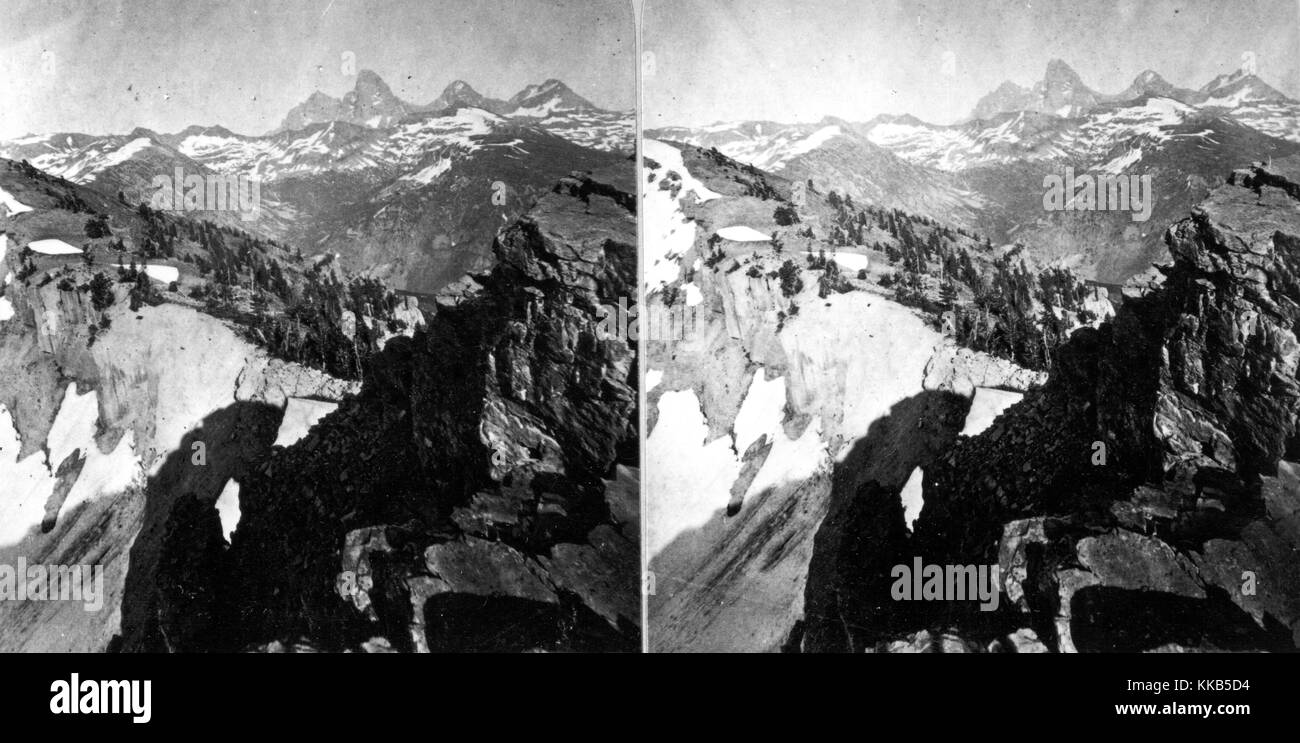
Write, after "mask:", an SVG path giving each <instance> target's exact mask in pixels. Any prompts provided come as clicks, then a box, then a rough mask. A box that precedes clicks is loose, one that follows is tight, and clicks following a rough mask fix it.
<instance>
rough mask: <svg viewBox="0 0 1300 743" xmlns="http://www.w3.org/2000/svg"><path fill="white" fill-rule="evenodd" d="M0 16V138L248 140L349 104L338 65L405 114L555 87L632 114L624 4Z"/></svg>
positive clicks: (105, 1)
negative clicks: (162, 135) (467, 96)
mask: <svg viewBox="0 0 1300 743" xmlns="http://www.w3.org/2000/svg"><path fill="white" fill-rule="evenodd" d="M0 13H2V14H3V20H0V137H14V136H17V135H21V134H25V133H28V132H50V131H79V132H87V133H92V134H100V133H125V132H128V131H130V130H131V129H132V128H134V127H136V126H144V127H148V128H150V129H154V130H157V131H162V132H172V131H178V130H180V129H183V128H185V127H186V126H189V125H191V124H205V125H206V124H221V125H223V126H226V127H228V128H230V129H232V130H234V131H236V132H241V133H249V134H260V133H263V132H266V131H268V130H271V129H274V128H275V127H277V126H278V125H279V124H280V121H281V119H283V118H284V115H285V113H287V112H288V110H289V109H290V108H291V107H293V106H294V105H296V104H297V103H299V102H301V101H302V100H303V99H305V98H306V97H307V96H308V95H310V94H311V93H312V91H314V90H321V91H323V92H325V93H328V94H330V95H333V96H336V97H337V96H341V95H342V94H343V93H345V92H347V91H349V90H351V89H352V86H353V84H354V82H355V78H354V77H353V76H351V75H345V74H344V71H343V64H342V62H343V54H344V53H345V52H352V53H353V54H355V56H356V60H357V62H356V69H364V68H370V69H373V70H375V71H376V72H378V73H379V75H380V76H381V77H382V78H383V79H384V80H385V82H387V83H388V84H389V86H390V87H391V88H392V89H393V91H394V92H395V93H396V94H397V95H398V96H400V97H401V98H402V99H404V100H407V101H409V102H412V103H428V102H430V101H432V100H433V99H434V98H435V97H437V95H438V93H440V92H441V91H442V89H443V87H445V86H446V85H447V83H450V82H451V81H452V80H455V79H458V78H459V79H464V80H465V81H466V82H468V83H470V85H472V86H474V88H475V89H477V90H478V91H479V92H480V93H483V94H484V95H489V96H494V97H499V98H508V97H510V96H511V95H514V94H515V93H516V92H518V91H519V89H521V88H523V87H524V86H525V85H527V84H529V83H536V82H542V81H543V80H545V79H547V78H551V77H557V78H560V79H561V80H564V81H565V82H566V83H568V84H569V86H570V87H572V88H573V89H574V91H575V92H577V93H578V94H579V95H582V96H584V97H586V98H588V99H589V100H591V101H592V102H593V103H595V104H597V105H599V106H604V107H607V108H616V109H630V108H632V107H633V106H634V105H635V90H634V86H635V80H634V74H635V66H634V59H635V55H634V51H633V43H634V38H635V35H634V34H635V31H634V24H633V18H632V10H631V6H630V4H629V3H628V2H627V0H371V1H365V2H363V1H362V0H4V3H3V9H2V10H0Z"/></svg>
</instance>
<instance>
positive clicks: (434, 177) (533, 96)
mask: <svg viewBox="0 0 1300 743" xmlns="http://www.w3.org/2000/svg"><path fill="white" fill-rule="evenodd" d="M494 110H495V112H494ZM633 121H634V119H633V117H632V116H631V114H629V113H627V112H615V111H605V110H602V109H599V108H597V107H595V106H594V105H592V104H591V103H590V102H589V101H587V100H586V99H584V98H582V97H581V96H578V95H577V94H575V93H574V92H573V91H572V90H570V89H569V88H568V86H566V85H565V84H564V83H562V82H560V81H558V80H548V81H546V82H544V83H541V84H540V85H530V86H528V87H527V88H525V89H524V90H521V91H520V92H519V93H518V94H516V95H515V96H513V97H512V98H511V99H510V100H509V101H504V102H503V101H495V100H491V99H486V98H484V97H482V96H481V95H480V94H478V93H477V92H476V91H474V89H473V88H471V87H470V86H469V85H468V84H466V83H464V82H460V81H457V82H454V83H452V84H451V85H449V86H448V87H447V89H446V90H445V91H444V92H443V94H442V95H440V96H439V97H438V99H436V100H435V101H433V102H432V103H431V104H430V105H428V106H413V105H410V104H408V103H406V102H403V101H401V100H400V99H399V98H397V97H396V96H394V95H393V94H392V92H391V90H390V89H389V88H388V86H387V85H386V84H385V83H384V82H383V80H382V79H380V78H379V76H378V75H376V74H375V73H373V72H370V71H367V70H363V71H362V72H361V73H359V74H358V75H357V83H356V87H355V89H354V90H353V91H351V92H350V93H348V94H347V95H346V96H344V98H343V99H342V100H339V99H333V98H329V97H328V96H324V95H321V94H313V96H311V97H310V98H309V99H308V100H307V101H305V102H304V103H303V104H300V105H299V106H297V107H295V108H294V109H293V110H292V111H291V112H290V113H289V115H288V116H286V118H285V126H283V127H281V128H280V129H279V130H277V131H276V132H273V133H271V134H266V135H259V136H252V135H244V134H237V133H234V132H232V131H230V130H229V129H227V128H225V127H221V126H197V125H196V126H191V127H187V128H186V129H184V130H182V131H180V132H176V133H172V134H166V133H158V132H154V131H151V130H148V129H136V130H134V131H132V132H130V133H128V134H125V135H90V134H82V133H55V134H45V135H31V136H26V137H22V138H19V139H15V140H10V141H7V142H0V157H8V158H11V159H14V160H26V161H28V162H29V163H31V164H32V165H33V166H34V167H36V168H39V169H40V170H42V171H45V172H48V173H50V174H52V175H56V176H60V177H65V178H67V179H68V180H70V181H72V182H74V183H78V184H82V185H86V186H88V187H91V188H94V189H95V190H97V191H99V192H101V193H104V194H107V195H110V196H117V195H119V194H121V196H122V198H125V199H127V200H129V201H132V203H135V202H136V201H146V202H147V201H148V199H149V197H150V195H151V194H152V192H153V191H152V186H151V183H152V179H153V178H154V177H156V176H158V175H160V174H161V175H168V176H170V175H171V174H172V173H174V172H175V169H176V168H180V169H181V171H182V172H183V173H184V174H186V175H198V176H204V177H207V176H209V175H226V176H243V177H247V178H252V179H256V180H257V181H258V182H259V184H260V195H261V205H260V208H259V209H258V211H257V213H256V214H255V215H253V216H254V217H255V218H254V219H251V220H246V219H244V217H245V216H247V215H235V214H232V213H220V212H207V213H204V214H203V215H202V216H203V217H204V218H208V219H211V220H212V221H215V222H217V223H218V224H224V225H229V226H232V227H238V228H240V229H243V230H247V231H249V232H252V233H254V234H257V235H260V236H263V237H265V238H268V239H277V240H284V241H287V242H290V243H292V244H293V245H295V246H296V247H297V248H298V249H300V250H302V251H304V252H306V253H309V254H330V255H337V256H338V258H339V260H340V261H341V262H342V264H343V266H344V267H345V268H346V269H347V270H349V271H350V272H353V273H366V274H368V275H371V276H374V277H376V278H380V279H382V280H384V281H386V282H387V283H388V284H389V285H390V286H392V287H394V288H396V289H402V290H407V291H412V292H417V293H421V294H433V293H436V292H438V291H439V290H441V289H442V288H444V287H446V286H448V285H450V284H452V283H454V282H457V281H458V280H459V279H460V278H461V277H462V276H464V275H465V274H466V273H467V272H471V271H476V270H482V269H484V268H486V267H487V266H488V265H489V263H490V260H491V258H490V251H489V248H490V245H491V240H492V237H493V235H495V233H496V231H497V230H498V229H499V228H500V227H501V226H502V225H504V224H507V223H508V222H509V221H510V220H512V219H514V218H516V217H518V216H519V215H520V214H522V213H523V212H524V211H526V210H527V209H528V208H529V206H531V204H532V202H533V200H534V199H535V198H536V197H537V196H539V195H540V194H542V193H544V192H545V191H546V190H547V189H548V188H549V187H550V186H551V185H552V184H553V183H554V182H555V179H557V178H560V177H562V176H566V175H567V174H569V172H570V171H573V170H591V169H597V168H601V167H605V166H609V165H612V164H615V163H618V162H620V161H624V160H625V159H626V154H625V153H630V152H631V151H632V148H633V137H632V128H633Z"/></svg>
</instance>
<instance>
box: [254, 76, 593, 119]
mask: <svg viewBox="0 0 1300 743" xmlns="http://www.w3.org/2000/svg"><path fill="white" fill-rule="evenodd" d="M466 106H468V107H472V108H481V109H483V110H485V111H491V112H492V113H494V114H497V115H499V116H519V117H525V118H535V119H545V118H548V117H549V116H551V115H553V114H558V113H560V112H567V113H577V112H585V113H610V112H609V111H605V110H604V109H601V108H600V107H598V106H596V105H595V104H594V103H592V102H591V101H589V100H587V99H586V98H583V97H582V96H580V95H578V94H577V93H574V92H573V91H572V90H571V89H569V86H567V85H565V84H564V83H563V82H562V81H560V80H556V79H554V78H552V79H550V80H547V81H545V82H543V83H540V84H534V85H529V86H527V87H525V88H524V89H523V90H520V91H519V92H518V93H516V94H514V95H513V96H511V97H510V99H509V100H504V101H503V100H500V99H497V98H488V97H487V96H484V95H483V94H481V93H479V92H478V91H477V90H474V88H473V87H471V86H470V84H469V83H467V82H465V81H464V80H456V81H453V82H452V83H450V84H448V85H447V87H446V88H445V89H443V91H442V93H441V94H439V96H438V97H437V98H435V99H433V100H432V101H431V102H429V103H428V104H424V105H420V104H414V103H408V102H407V101H403V100H402V99H401V98H399V97H397V95H396V94H394V93H393V91H392V89H391V88H389V87H388V84H387V83H385V82H384V80H383V78H381V77H380V76H379V75H378V73H376V72H374V71H373V70H361V71H359V72H358V73H357V79H356V83H355V84H354V86H353V88H352V90H350V91H348V92H347V93H345V94H344V95H343V97H342V98H334V97H332V96H329V95H326V94H325V93H322V92H320V91H316V92H315V93H312V94H311V95H310V96H308V98H307V100H305V101H303V102H302V103H300V104H298V105H297V106H294V107H293V108H292V109H290V110H289V113H288V114H287V115H286V116H285V117H284V121H283V122H282V123H281V124H280V127H279V129H277V130H276V131H294V130H298V129H302V128H304V127H307V126H310V125H311V124H321V123H326V122H330V121H346V122H348V123H349V124H357V125H359V126H368V127H374V128H380V129H382V128H386V127H389V126H393V125H394V124H396V123H398V122H400V121H401V120H402V119H403V118H405V117H406V116H409V115H410V114H413V113H425V112H437V113H445V112H447V111H450V110H452V109H456V108H461V107H466Z"/></svg>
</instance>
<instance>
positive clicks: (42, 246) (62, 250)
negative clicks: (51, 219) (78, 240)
mask: <svg viewBox="0 0 1300 743" xmlns="http://www.w3.org/2000/svg"><path fill="white" fill-rule="evenodd" d="M27 247H29V248H31V249H32V250H34V251H36V252H37V253H40V254H42V255H80V254H81V248H74V247H72V246H71V245H69V244H67V243H65V242H63V241H62V240H59V239H56V238H53V237H51V238H48V239H45V240H33V241H32V242H30V243H28V244H27Z"/></svg>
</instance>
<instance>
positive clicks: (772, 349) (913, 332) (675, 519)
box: [639, 140, 1041, 651]
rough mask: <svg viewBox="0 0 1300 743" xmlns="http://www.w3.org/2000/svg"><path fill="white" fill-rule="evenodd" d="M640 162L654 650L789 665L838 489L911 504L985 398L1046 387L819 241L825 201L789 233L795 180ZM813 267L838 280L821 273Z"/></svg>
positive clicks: (701, 158)
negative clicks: (781, 213)
mask: <svg viewBox="0 0 1300 743" xmlns="http://www.w3.org/2000/svg"><path fill="white" fill-rule="evenodd" d="M644 152H645V157H646V160H645V168H646V170H645V179H646V180H645V190H644V192H643V199H644V202H643V203H644V209H643V213H644V214H645V236H646V237H645V239H646V256H645V262H646V283H647V286H646V290H647V292H648V294H649V296H648V299H647V302H646V308H645V310H644V312H643V314H642V316H641V320H640V326H639V327H640V332H641V334H642V336H643V337H645V338H646V341H647V359H646V380H647V382H646V385H647V390H646V394H647V405H648V410H647V421H648V427H647V431H646V436H647V442H646V452H647V468H648V469H647V483H646V493H647V495H646V497H647V503H646V517H647V521H648V523H647V540H648V543H647V545H646V552H647V557H648V559H649V568H650V571H651V575H650V577H651V579H652V580H651V582H650V586H651V588H652V589H653V590H652V591H651V595H650V597H649V630H648V632H649V644H650V648H651V650H652V651H754V650H764V651H775V650H779V649H781V647H782V646H783V644H784V643H785V641H786V639H787V637H788V635H789V633H790V631H791V628H793V627H794V626H796V625H797V624H798V623H799V622H800V621H801V620H803V619H804V618H805V616H806V613H807V612H808V611H809V606H808V605H807V604H806V603H805V601H804V598H803V597H804V592H805V584H804V581H805V579H806V577H807V576H808V574H809V570H810V568H809V565H810V562H811V561H813V560H815V559H816V557H817V556H816V552H815V547H816V544H815V541H814V538H815V537H816V536H817V534H818V527H819V525H820V524H821V523H822V521H823V518H825V517H826V515H827V513H828V511H830V509H831V508H832V507H833V503H832V495H833V493H835V492H837V487H839V486H837V485H836V478H837V477H839V476H840V475H839V473H841V472H846V471H853V472H855V473H856V474H855V475H853V477H854V478H857V477H874V478H877V479H879V480H881V481H884V482H888V483H890V484H891V485H892V486H893V487H895V488H902V487H903V486H904V484H905V483H906V482H907V481H908V479H909V478H910V477H911V476H912V473H914V472H915V471H916V469H917V468H918V467H928V466H929V465H930V464H931V463H932V462H933V460H934V459H935V457H937V456H938V455H939V454H940V453H941V452H942V451H944V450H945V449H946V447H947V446H948V445H949V444H950V443H951V441H952V440H953V439H954V438H955V437H956V436H957V435H958V433H959V432H960V431H962V430H963V428H965V427H966V426H967V425H971V424H973V423H977V422H978V421H976V420H975V418H978V417H980V416H978V415H976V416H974V417H972V416H971V415H968V413H969V412H970V411H971V410H972V409H973V403H974V402H975V401H976V400H980V399H981V395H982V394H983V393H985V392H986V391H988V390H996V391H999V392H1004V393H1005V394H1007V395H1008V396H1009V398H1008V399H1018V395H1019V393H1021V392H1023V391H1024V390H1026V389H1029V388H1030V387H1032V386H1034V385H1036V384H1038V383H1039V382H1040V381H1041V378H1040V376H1039V375H1036V374H1033V373H1028V372H1025V371H1024V370H1020V369H1017V368H1016V367H1015V366H1014V365H1012V364H1010V363H1008V362H1005V361H1002V360H998V359H993V358H990V357H989V356H987V355H985V354H981V353H976V352H973V351H969V350H966V349H958V348H956V347H955V346H954V345H952V343H951V342H950V340H948V339H946V338H945V337H944V335H943V334H942V333H941V332H940V330H939V328H938V327H936V325H937V323H936V319H935V318H934V317H933V316H932V315H929V314H927V313H925V312H922V311H919V310H916V309H913V308H911V307H907V306H904V305H902V304H900V303H898V302H897V301H895V299H896V296H897V295H896V293H895V292H894V291H891V290H886V289H884V288H883V287H882V286H881V284H880V281H879V279H880V278H881V276H883V275H885V274H888V273H889V271H891V270H892V269H891V268H890V265H889V262H888V261H887V259H886V258H885V256H884V254H883V253H877V252H874V251H869V250H865V249H862V248H861V246H847V245H839V246H836V245H835V244H833V243H832V242H831V241H830V240H828V239H827V238H826V234H827V231H828V229H829V228H830V226H831V219H832V211H833V210H832V208H831V207H830V206H828V197H827V196H824V195H821V194H817V193H815V192H809V193H807V194H806V197H807V198H806V202H805V203H803V204H801V205H800V206H799V208H798V213H799V216H800V218H801V219H802V222H800V223H797V224H793V225H782V224H779V223H778V222H776V221H775V218H774V214H775V212H777V211H778V210H782V209H789V208H791V207H792V199H793V198H794V194H793V190H794V189H793V184H791V183H790V182H789V181H787V180H786V179H784V178H782V177H780V176H775V175H772V174H769V173H765V172H763V171H761V170H758V169H756V168H753V167H751V166H746V165H742V164H740V163H736V162H735V161H732V160H729V159H728V158H725V157H722V156H721V155H718V154H717V153H714V152H711V151H709V150H700V149H698V148H695V147H690V146H687V145H680V146H678V145H672V144H669V143H665V142H659V141H655V140H647V141H646V142H645V144H644ZM809 229H812V230H813V232H812V234H813V235H815V236H814V237H808V236H807V234H809V233H807V232H806V230H809ZM918 229H919V228H918ZM871 235H872V240H873V241H877V240H878V241H882V242H885V241H889V240H891V238H889V237H888V236H887V235H885V234H877V233H876V232H872V233H871ZM963 239H964V238H963ZM972 242H973V241H972ZM778 246H779V247H778ZM837 248H838V250H837ZM819 251H825V252H826V254H827V256H828V260H830V261H831V262H832V263H833V264H834V265H841V264H842V266H843V273H838V272H832V271H831V270H830V268H827V267H825V266H823V267H821V268H812V267H810V262H811V261H810V259H812V258H814V257H815V256H816V254H817V253H818V252H819ZM877 262H879V263H880V264H881V265H879V266H878V265H876V264H877ZM835 275H839V276H840V278H841V282H842V283H840V284H838V285H837V286H836V288H834V289H833V290H829V291H823V286H824V285H826V281H824V280H828V279H829V277H831V276H835ZM979 407H980V408H981V409H983V408H984V405H983V403H982V402H981V404H980V406H979ZM994 407H996V405H995V406H994ZM987 415H988V414H987V413H985V414H984V417H987ZM846 468H848V469H846Z"/></svg>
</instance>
